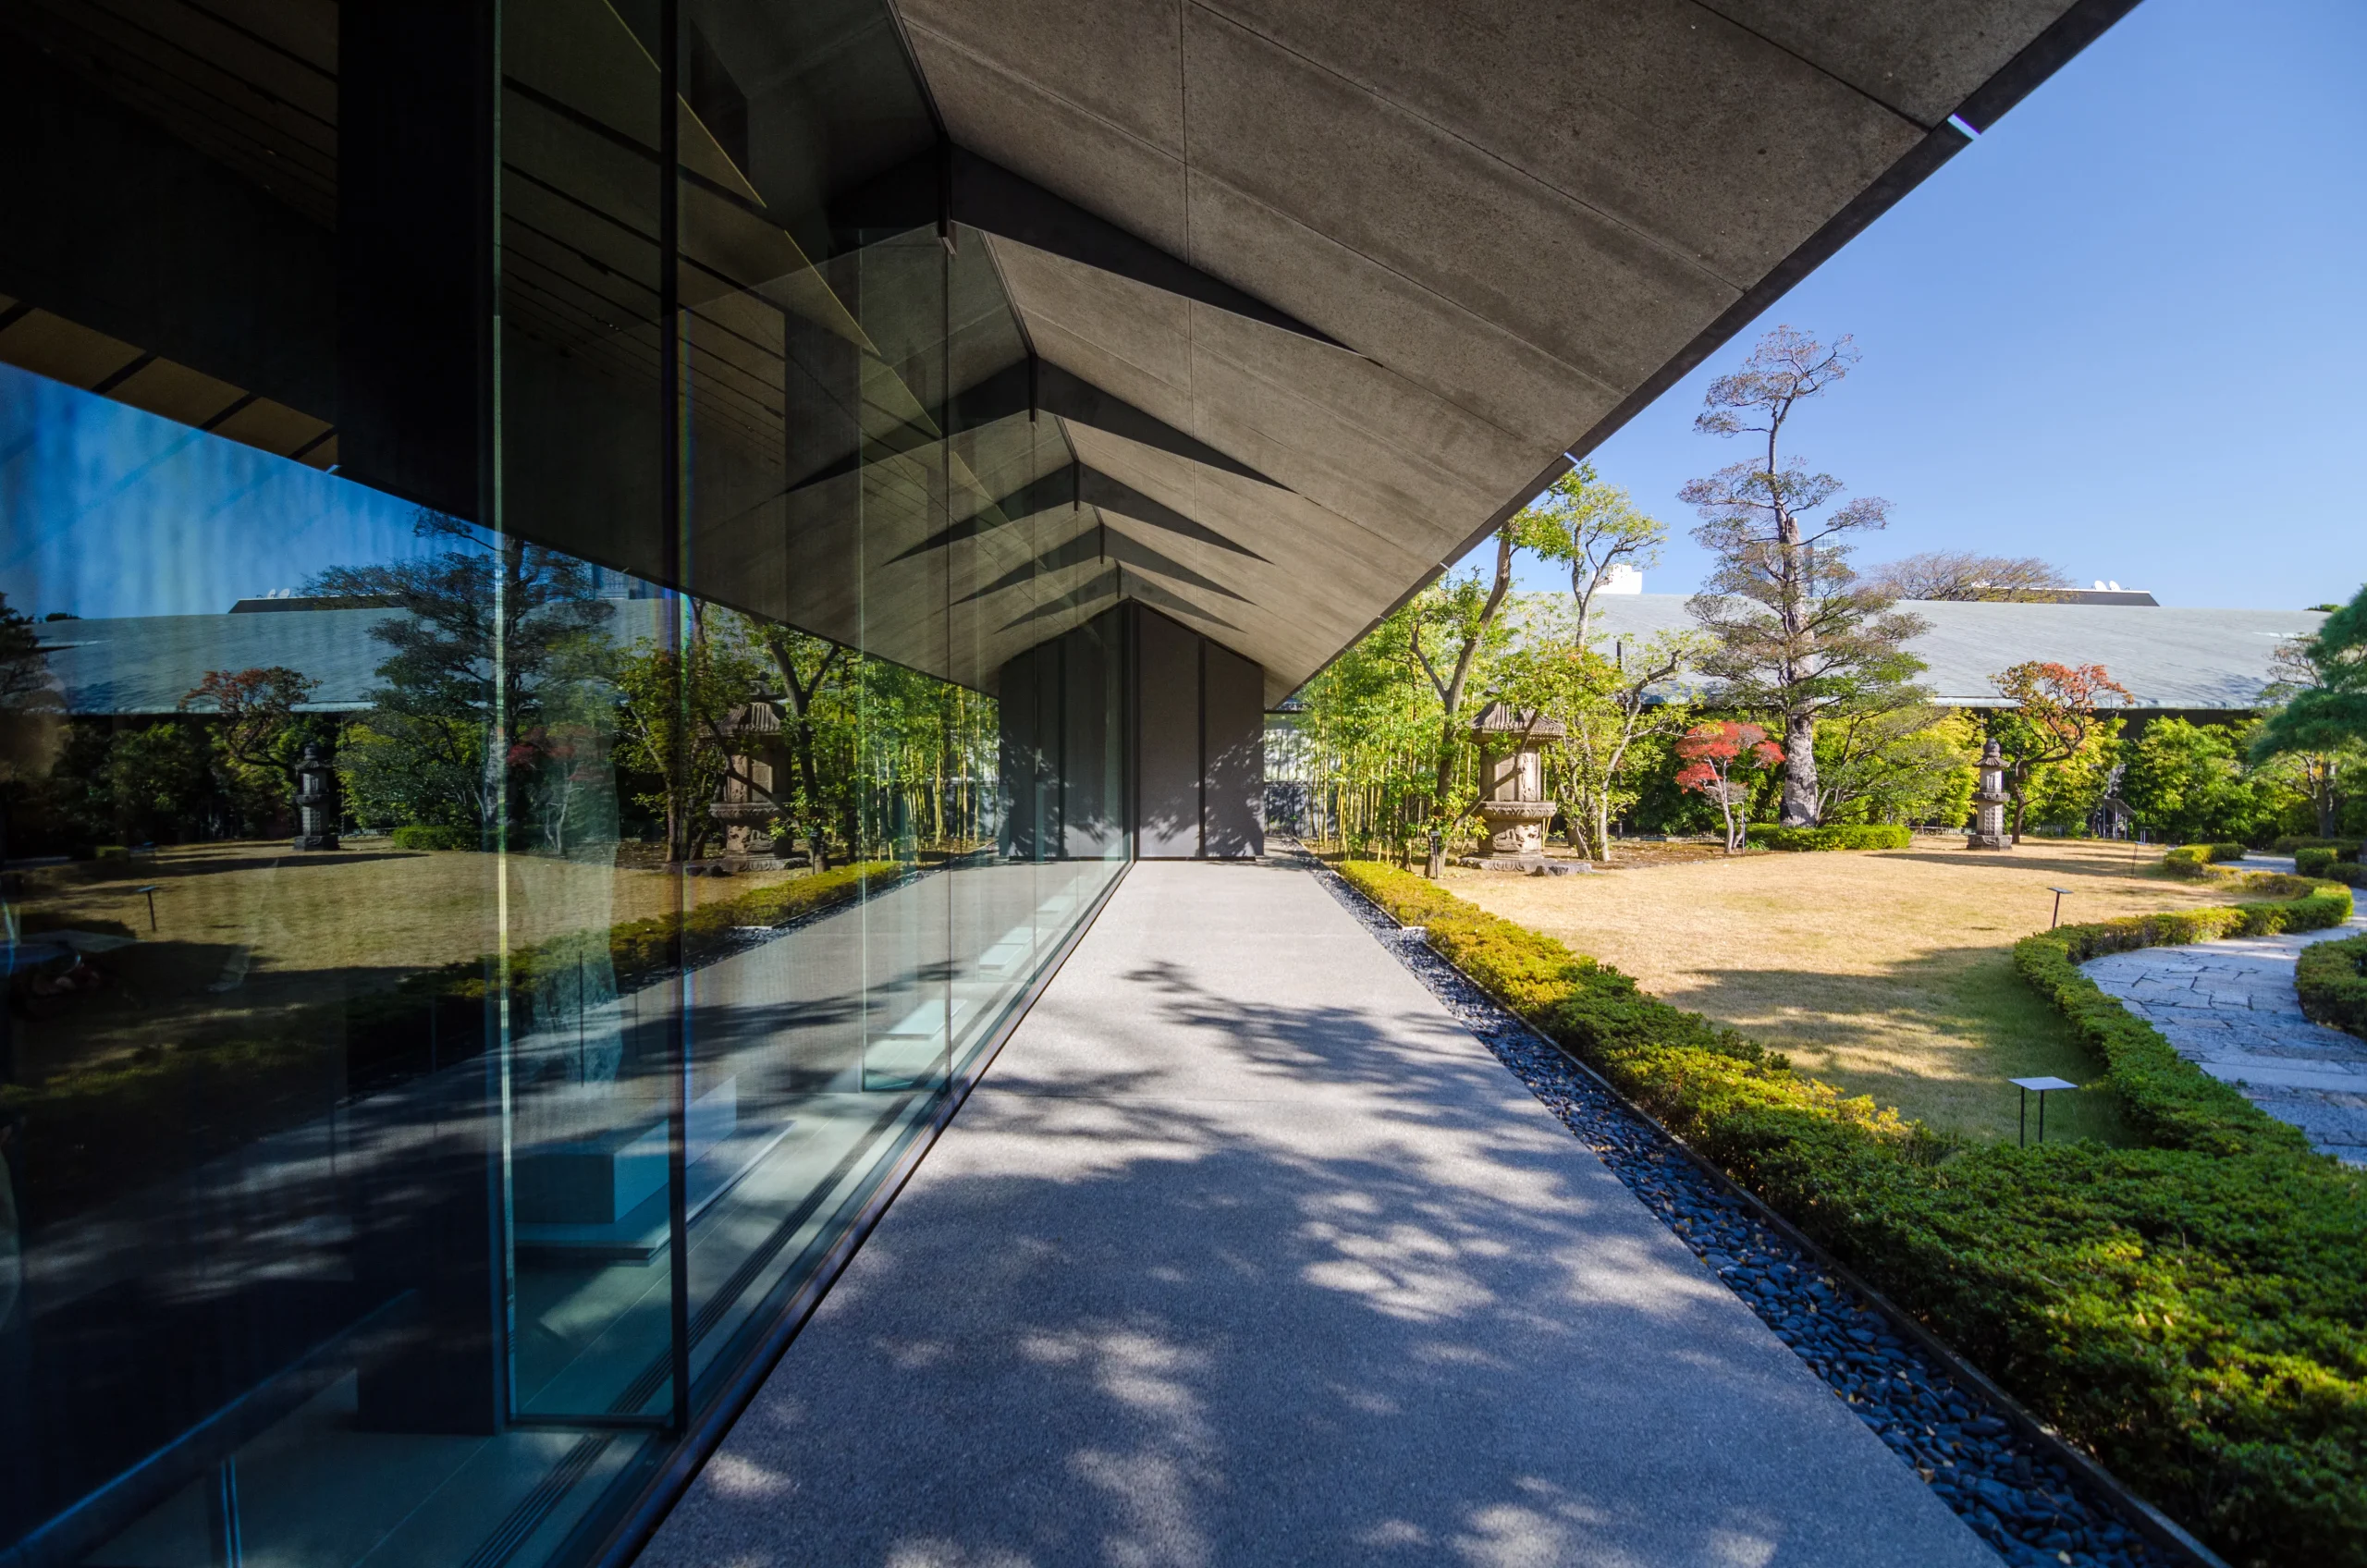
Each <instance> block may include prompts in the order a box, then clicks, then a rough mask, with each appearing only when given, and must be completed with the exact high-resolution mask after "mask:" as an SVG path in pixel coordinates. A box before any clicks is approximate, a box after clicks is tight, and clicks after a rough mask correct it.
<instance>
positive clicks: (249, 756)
mask: <svg viewBox="0 0 2367 1568" xmlns="http://www.w3.org/2000/svg"><path fill="white" fill-rule="evenodd" d="M319 684H320V683H319V682H318V681H316V680H313V679H312V678H311V677H310V676H307V675H305V674H303V673H302V672H301V671H300V670H293V669H290V668H288V667H287V666H286V665H266V666H263V667H260V668H253V669H241V670H235V671H233V670H227V669H209V670H207V671H206V672H205V679H204V680H201V681H199V682H198V684H197V685H196V686H195V687H194V688H193V689H192V690H191V691H190V692H189V694H188V695H187V696H185V697H183V698H182V699H181V701H180V709H181V711H182V712H183V713H190V712H198V713H211V714H212V715H213V716H214V722H213V723H212V724H210V725H208V726H207V727H206V729H207V730H208V731H209V732H210V735H211V740H212V746H211V749H212V751H213V753H214V766H215V776H216V779H217V782H218V783H219V785H220V788H221V790H222V792H223V794H224V795H226V796H227V797H228V799H229V800H230V801H231V802H232V804H233V809H234V810H235V811H236V813H237V815H239V817H240V818H241V819H242V820H244V821H245V822H248V823H251V824H252V823H274V824H275V825H276V819H277V818H279V817H281V816H283V815H285V814H286V813H287V811H288V803H289V802H290V800H291V798H292V791H293V790H294V787H295V781H296V763H297V759H298V758H299V756H300V754H301V753H302V751H303V744H304V741H307V740H314V739H321V738H325V737H321V736H318V735H315V734H314V733H313V726H310V725H307V724H306V723H305V721H304V720H303V719H302V718H301V717H299V716H298V714H297V712H296V706H297V704H300V703H303V702H307V701H309V700H311V698H312V695H313V691H314V689H315V688H317V687H318V685H319ZM320 728H322V729H326V728H328V726H327V725H325V724H324V725H322V726H320Z"/></svg>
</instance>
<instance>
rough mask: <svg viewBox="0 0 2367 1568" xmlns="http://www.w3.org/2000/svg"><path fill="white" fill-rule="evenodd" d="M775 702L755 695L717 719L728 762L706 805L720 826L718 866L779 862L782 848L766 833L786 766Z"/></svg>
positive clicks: (745, 867) (755, 867)
mask: <svg viewBox="0 0 2367 1568" xmlns="http://www.w3.org/2000/svg"><path fill="white" fill-rule="evenodd" d="M776 701H777V699H775V698H772V697H770V696H767V695H763V694H760V695H759V696H758V697H757V699H756V700H755V701H754V702H752V703H748V704H744V705H742V706H741V707H736V708H733V709H732V710H731V713H730V717H727V718H726V719H725V720H724V721H723V730H724V733H725V734H726V735H727V736H728V737H729V738H730V747H731V762H730V767H729V768H728V769H727V771H726V772H725V774H724V778H723V787H722V788H721V789H720V790H717V794H716V799H715V800H714V802H712V803H710V804H709V805H708V806H707V808H706V809H707V811H708V812H709V814H710V815H713V816H714V817H715V819H716V820H717V822H719V823H721V824H723V853H722V855H721V856H719V857H718V858H717V865H718V867H719V868H721V869H723V870H728V871H778V870H779V869H780V867H781V865H782V864H783V862H782V860H781V858H780V856H781V851H782V849H783V848H784V846H783V845H782V843H781V841H780V838H779V837H777V836H776V835H774V834H773V833H772V832H771V831H770V828H771V824H772V822H773V820H774V819H775V818H776V817H779V815H781V808H780V803H779V794H778V791H779V780H780V779H782V778H784V777H785V776H786V775H787V773H788V771H789V766H790V758H789V747H788V737H787V736H786V735H784V734H783V733H782V732H781V726H780V710H779V708H778V707H776V706H775V705H774V703H775V702H776Z"/></svg>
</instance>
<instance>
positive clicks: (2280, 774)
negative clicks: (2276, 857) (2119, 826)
mask: <svg viewBox="0 0 2367 1568" xmlns="http://www.w3.org/2000/svg"><path fill="white" fill-rule="evenodd" d="M2248 740H2249V737H2248V736H2247V735H2246V734H2245V733H2244V731H2243V730H2242V729H2238V728H2236V727H2234V726H2230V725H2224V724H2192V723H2189V722H2188V721H2187V720H2185V719H2182V718H2163V719H2156V720H2154V721H2153V722H2152V723H2151V724H2149V725H2147V726H2146V727H2145V732H2144V733H2143V734H2142V735H2140V737H2139V738H2138V739H2137V741H2135V742H2134V743H2133V744H2130V745H2128V746H2126V747H2124V751H2125V752H2126V753H2127V755H2128V762H2127V766H2126V767H2125V769H2124V771H2123V773H2122V777H2121V782H2120V794H2121V798H2122V799H2123V800H2125V801H2127V802H2128V805H2129V808H2130V810H2131V811H2133V812H2134V813H2135V814H2136V815H2137V819H2138V820H2139V821H2140V822H2142V823H2144V824H2146V825H2147V826H2148V827H2157V828H2160V829H2161V830H2162V831H2163V832H2165V834H2167V835H2168V836H2169V837H2171V838H2173V839H2178V840H2180V841H2182V842H2187V843H2195V842H2214V843H2225V842H2229V841H2234V842H2238V843H2258V842H2260V841H2262V840H2263V839H2269V838H2273V837H2275V834H2276V833H2277V832H2278V831H2279V830H2280V829H2281V828H2282V827H2284V825H2285V823H2286V822H2287V819H2288V818H2290V817H2292V816H2293V815H2298V808H2300V807H2301V806H2302V805H2303V804H2304V799H2305V798H2304V796H2303V794H2302V791H2301V790H2300V788H2298V787H2297V784H2296V781H2295V780H2294V779H2292V778H2290V777H2289V776H2287V774H2286V772H2285V771H2284V770H2282V769H2280V768H2278V767H2276V766H2274V764H2275V758H2274V757H2272V758H2271V759H2270V761H2269V762H2268V763H2266V764H2263V765H2262V766H2258V767H2250V766H2246V751H2247V741H2248Z"/></svg>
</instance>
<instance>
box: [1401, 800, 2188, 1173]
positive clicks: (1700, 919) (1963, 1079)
mask: <svg viewBox="0 0 2367 1568" xmlns="http://www.w3.org/2000/svg"><path fill="white" fill-rule="evenodd" d="M2158 863H2159V856H2158V852H2157V851H2145V852H2144V856H2143V859H2142V861H2141V862H2140V861H2132V858H2131V851H2130V846H2128V845H2126V844H2122V845H2119V846H2117V847H2115V846H2111V845H2106V844H2092V843H2078V842H2063V841H2048V842H2042V843H2030V844H2025V845H2024V846H2023V847H2022V848H2020V849H2018V850H2015V851H2009V852H2005V853H1993V852H1990V853H1982V852H1976V851H1968V850H1962V849H1957V848H1954V847H1945V848H1941V847H1933V848H1923V847H1916V848H1912V849H1907V850H1898V851H1884V852H1879V853H1867V852H1855V853H1852V852H1841V853H1827V854H1767V853H1760V854H1751V855H1746V856H1743V857H1740V858H1738V859H1735V860H1726V859H1723V858H1722V857H1704V858H1700V859H1695V860H1661V861H1658V862H1657V863H1655V864H1633V865H1631V866H1629V867H1625V868H1621V869H1615V870H1613V871H1611V872H1609V873H1607V874H1605V875H1602V876H1583V877H1581V876H1558V877H1528V876H1503V875H1502V874H1501V873H1490V872H1477V871H1454V872H1450V873H1449V874H1448V885H1449V887H1450V888H1452V890H1453V891H1454V892H1456V893H1458V894H1460V895H1462V896H1463V897H1465V898H1466V899H1469V900H1472V901H1473V902H1475V903H1478V904H1480V905H1482V906H1483V907H1485V908H1487V909H1489V910H1491V911H1493V912H1494V913H1497V914H1500V915H1502V916H1503V917H1504V918H1505V919H1507V920H1513V921H1517V922H1518V923H1520V924H1521V925H1527V926H1528V927H1530V928H1531V929H1533V930H1538V931H1542V932H1545V933H1547V934H1548V935H1551V936H1553V937H1560V938H1561V939H1562V940H1563V941H1564V942H1566V943H1568V944H1569V945H1570V946H1571V947H1572V948H1575V949H1577V950H1578V951H1580V952H1584V953H1590V954H1592V955H1594V956H1595V957H1596V958H1599V959H1601V960H1603V961H1604V962H1609V963H1613V964H1616V965H1617V966H1618V967H1619V968H1621V969H1623V970H1625V971H1626V972H1627V973H1628V974H1632V975H1634V976H1635V977H1636V978H1637V981H1638V982H1639V983H1641V984H1642V985H1643V986H1644V987H1645V988H1646V989H1647V990H1650V991H1651V992H1653V993H1654V994H1656V995H1658V996H1660V997H1662V998H1666V999H1667V1000H1669V1001H1672V1002H1674V1003H1675V1004H1676V1005H1677V1006H1679V1007H1683V1008H1688V1009H1691V1010H1692V1011H1697V1012H1701V1013H1704V1014H1707V1015H1708V1016H1709V1017H1711V1018H1713V1019H1716V1020H1718V1021H1719V1022H1721V1023H1731V1024H1733V1025H1734V1026H1735V1027H1736V1028H1738V1029H1742V1030H1744V1031H1746V1032H1748V1034H1750V1035H1752V1036H1753V1037H1754V1038H1757V1039H1760V1040H1762V1041H1764V1042H1766V1043H1767V1044H1768V1045H1770V1046H1773V1047H1777V1048H1779V1049H1782V1050H1784V1051H1787V1052H1789V1053H1790V1055H1791V1057H1792V1060H1793V1062H1794V1064H1795V1065H1797V1066H1798V1067H1799V1068H1801V1069H1802V1070H1804V1071H1806V1072H1809V1073H1812V1074H1814V1075H1815V1076H1817V1077H1820V1078H1822V1079H1824V1080H1826V1081H1827V1082H1829V1083H1832V1084H1838V1085H1840V1086H1841V1087H1843V1088H1845V1089H1846V1090H1848V1091H1849V1092H1851V1093H1853V1094H1868V1095H1871V1096H1874V1098H1875V1099H1877V1100H1878V1101H1881V1102H1882V1103H1883V1104H1887V1105H1895V1106H1897V1107H1898V1108H1899V1109H1901V1110H1903V1111H1905V1112H1906V1113H1907V1114H1908V1115H1910V1116H1915V1117H1919V1118H1921V1119H1922V1120H1923V1121H1927V1122H1929V1123H1931V1124H1932V1126H1934V1127H1939V1128H1944V1129H1946V1130H1949V1131H1953V1132H1957V1133H1965V1134H1968V1135H1969V1136H1973V1137H2007V1138H2010V1137H2012V1136H2014V1135H2015V1121H2016V1106H2017V1097H2018V1096H2017V1093H2016V1091H2015V1090H2014V1089H2013V1088H2012V1087H2011V1086H2009V1085H2008V1084H2006V1082H2005V1080H2006V1079H2008V1078H2025V1077H2030V1076H2033V1075H2035V1074H2039V1073H2053V1074H2054V1075H2057V1076H2060V1077H2064V1078H2067V1079H2070V1080H2071V1081H2072V1082H2073V1083H2084V1082H2085V1081H2087V1080H2088V1079H2089V1078H2090V1077H2091V1076H2093V1075H2094V1072H2095V1064H2094V1063H2093V1062H2092V1061H2091V1060H2090V1059H2089V1057H2088V1055H2087V1053H2086V1051H2085V1050H2084V1049H2082V1048H2081V1047H2080V1046H2079V1042H2078V1041H2077V1040H2076V1039H2074V1038H2073V1037H2072V1035H2071V1033H2070V1030H2069V1029H2068V1028H2067V1026H2066V1025H2065V1023H2063V1021H2062V1019H2061V1017H2060V1016H2059V1015H2058V1014H2057V1013H2056V1012H2055V1011H2054V1010H2053V1009H2052V1008H2050V1007H2048V1006H2047V1005H2046V1004H2045V1003H2044V1002H2042V1000H2040V998H2038V997H2037V996H2036V995H2035V994H2034V993H2032V992H2031V991H2030V988H2029V987H2028V986H2025V985H2024V984H2023V983H2022V980H2021V978H2020V976H2018V975H2017V974H2015V973H2014V970H2013V964H2012V948H2013V944H2014V943H2015V942H2016V941H2017V939H2019V938H2020V937H2025V936H2028V935H2029V934H2030V932H2032V931H2036V930H2042V929H2043V928H2044V927H2045V925H2046V924H2047V919H2048V914H2049V912H2050V911H2051V909H2052V908H2053V906H2054V894H2053V893H2052V892H2051V891H2049V889H2050V888H2057V887H2060V888H2069V889H2071V892H2070V894H2069V895H2068V896H2067V897H2066V898H2065V899H2064V900H2063V918H2064V919H2065V920H2066V921H2078V920H2102V919H2106V918H2109V917H2111V916H2114V915H2122V914H2139V913H2145V912H2148V911H2152V910H2163V909H2174V908H2178V907H2182V906H2188V905H2194V904H2208V903H2224V902H2226V901H2227V899H2228V894H2227V892H2226V889H2225V888H2217V887H2214V886H2213V885H2212V884H2209V883H2201V884H2197V883H2185V882H2173V881H2170V880H2168V879H2166V878H2165V877H2164V876H2161V874H2160V873H2159V872H2158V870H2154V869H2152V867H2154V866H2156V865H2157V864H2158ZM2058 1130H2060V1131H2061V1132H2063V1133H2067V1134H2071V1135H2078V1136H2089V1137H2099V1138H2105V1139H2111V1140H2115V1141H2118V1140H2119V1139H2120V1137H2122V1136H2123V1133H2122V1130H2121V1128H2120V1127H2119V1125H2118V1122H2117V1119H2116V1117H2115V1116H2114V1115H2113V1113H2112V1109H2111V1104H2110V1102H2109V1101H2108V1100H2105V1099H2103V1097H2101V1096H2099V1097H2097V1098H2095V1099H2092V1100H2088V1101H2086V1102H2085V1103H2082V1099H2081V1096H2078V1095H2061V1096H2054V1099H2053V1100H2052V1102H2051V1104H2050V1107H2049V1109H2048V1112H2047V1132H2048V1135H2049V1136H2050V1137H2052V1136H2053V1135H2054V1134H2055V1133H2056V1132H2057V1131H2058Z"/></svg>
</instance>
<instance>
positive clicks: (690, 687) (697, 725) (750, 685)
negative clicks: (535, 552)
mask: <svg viewBox="0 0 2367 1568" xmlns="http://www.w3.org/2000/svg"><path fill="white" fill-rule="evenodd" d="M685 619H686V621H687V622H688V624H687V625H686V626H684V627H683V628H682V629H681V632H680V641H679V642H675V643H662V642H658V641H656V640H654V639H650V638H644V639H643V640H642V641H640V642H639V643H634V644H633V645H632V648H631V649H630V650H628V651H627V653H626V654H625V655H624V657H623V658H621V659H620V660H619V661H618V664H617V668H616V675H615V689H616V692H617V698H618V709H619V715H620V716H621V722H620V724H619V729H618V737H617V741H618V743H617V751H618V754H619V758H620V759H621V760H623V761H624V762H625V763H626V765H627V766H631V767H632V768H634V769H636V770H638V771H639V772H641V773H643V774H644V775H649V776H652V777H654V778H656V780H657V788H656V790H652V791H650V792H648V793H646V794H644V795H643V796H642V797H641V803H642V804H643V805H644V806H647V807H648V808H649V809H651V810H652V811H655V812H656V813H657V814H658V815H660V816H661V817H662V818H663V819H664V822H665V825H666V858H667V859H668V860H669V861H687V860H693V859H695V858H697V856H698V853H699V851H700V850H701V849H702V848H704V847H705V844H706V842H707V841H708V840H709V839H712V838H713V837H714V836H715V835H716V833H717V822H716V820H715V818H714V815H712V814H711V813H710V812H709V811H708V810H707V809H706V808H707V805H708V802H712V801H713V800H714V799H715V798H716V795H717V791H718V790H720V788H721V786H722V783H723V780H724V778H725V774H726V770H727V768H728V767H729V766H730V755H731V753H730V739H729V734H730V730H729V724H730V718H731V715H732V712H733V710H734V709H736V708H738V707H740V706H742V704H746V703H747V702H749V701H750V700H751V699H752V698H753V696H754V693H755V692H757V690H758V689H759V687H758V671H757V667H756V665H755V662H754V659H753V658H752V657H751V655H750V654H749V651H748V649H747V647H746V646H745V644H743V643H740V642H738V641H737V640H736V639H720V638H717V637H714V636H710V635H709V633H708V627H707V622H706V619H705V617H704V616H702V615H700V614H698V613H697V612H696V611H695V610H693V611H691V612H690V613H689V614H687V615H686V616H685Z"/></svg>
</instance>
